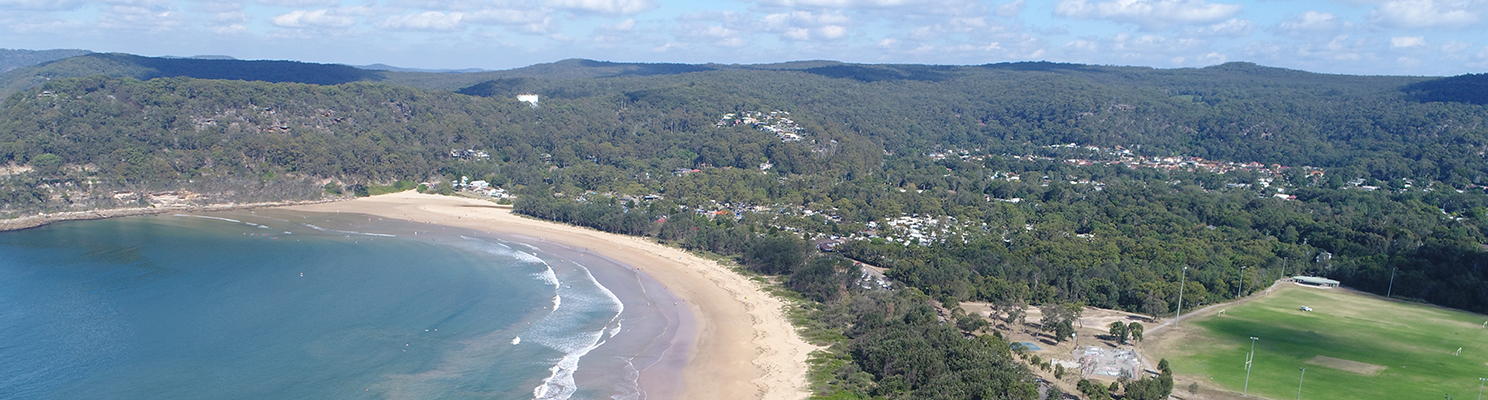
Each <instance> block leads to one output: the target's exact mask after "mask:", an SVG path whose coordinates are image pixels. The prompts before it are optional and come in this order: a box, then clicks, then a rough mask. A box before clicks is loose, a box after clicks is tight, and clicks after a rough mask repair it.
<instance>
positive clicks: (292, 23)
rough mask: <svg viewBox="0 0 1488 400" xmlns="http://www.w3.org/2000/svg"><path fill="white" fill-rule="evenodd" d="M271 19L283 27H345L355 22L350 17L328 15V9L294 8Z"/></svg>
mask: <svg viewBox="0 0 1488 400" xmlns="http://www.w3.org/2000/svg"><path fill="white" fill-rule="evenodd" d="M272 21H273V22H274V25H278V26H281V27H285V28H345V27H348V26H351V25H352V24H355V23H356V20H354V19H352V18H351V17H346V16H339V15H330V14H328V10H315V11H305V10H294V11H290V12H289V13H286V14H280V15H277V16H275V17H274V18H273V19H272Z"/></svg>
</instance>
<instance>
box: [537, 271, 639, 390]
mask: <svg viewBox="0 0 1488 400" xmlns="http://www.w3.org/2000/svg"><path fill="white" fill-rule="evenodd" d="M549 270H551V269H549ZM571 274H572V275H575V276H574V278H576V279H575V280H577V281H578V282H574V284H577V285H579V286H580V289H577V290H575V289H573V288H572V287H571V286H569V287H564V286H559V287H558V288H557V291H558V292H559V293H562V294H566V295H568V297H569V298H570V300H571V301H570V302H571V303H573V304H572V306H571V307H569V309H568V311H565V312H564V313H558V312H556V309H555V312H553V313H550V314H548V316H547V317H544V318H543V320H542V321H540V323H539V325H538V326H534V329H533V330H534V331H538V333H540V334H541V335H540V336H537V337H533V338H532V340H534V341H536V342H537V343H539V344H542V345H544V346H547V347H549V348H552V349H554V350H558V351H561V352H563V357H561V358H559V359H557V360H555V361H556V363H555V364H554V365H553V366H552V367H551V368H549V369H548V370H549V371H551V373H550V374H549V376H548V378H547V379H544V380H543V381H542V384H540V385H538V386H537V387H536V388H533V389H532V395H533V398H535V399H537V400H549V399H552V400H566V399H568V398H569V396H572V395H573V393H574V392H576V391H577V390H578V385H577V384H576V383H575V382H574V372H576V371H578V369H579V360H580V359H582V358H583V357H584V356H585V355H587V354H589V352H590V351H593V350H594V349H596V348H599V346H602V345H604V343H605V339H607V338H608V337H614V335H615V334H616V333H619V329H620V313H621V312H622V311H624V310H625V305H624V304H622V303H621V302H620V298H619V297H616V296H615V293H614V292H611V291H610V289H609V288H606V287H605V286H604V285H601V284H600V283H599V281H598V280H596V279H594V275H593V274H590V273H589V269H588V268H585V267H583V266H582V265H580V266H578V269H577V270H575V271H573V272H572V273H571ZM585 287H587V288H591V289H597V290H585V289H584V288H585ZM596 313H602V314H600V315H609V316H610V319H609V320H608V321H607V322H606V323H605V324H604V325H603V326H600V327H599V329H594V330H582V331H580V332H577V333H573V332H572V330H573V329H585V328H584V327H583V325H585V324H587V323H590V321H592V320H591V319H590V318H592V316H593V315H594V314H596ZM590 329H592V328H590ZM563 331H568V332H567V333H565V332H563Z"/></svg>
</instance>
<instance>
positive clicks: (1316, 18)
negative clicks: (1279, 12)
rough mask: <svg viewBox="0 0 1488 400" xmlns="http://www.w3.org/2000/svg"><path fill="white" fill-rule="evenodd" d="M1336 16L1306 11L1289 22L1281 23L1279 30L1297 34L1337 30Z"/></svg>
mask: <svg viewBox="0 0 1488 400" xmlns="http://www.w3.org/2000/svg"><path fill="white" fill-rule="evenodd" d="M1338 26H1339V22H1338V16H1335V15H1333V14H1329V13H1325V12H1317V11H1307V12H1304V13H1302V15H1298V16H1297V18H1293V19H1292V20H1290V21H1286V22H1282V23H1281V29H1283V30H1288V31H1293V32H1298V31H1312V32H1326V31H1332V30H1334V29H1338Z"/></svg>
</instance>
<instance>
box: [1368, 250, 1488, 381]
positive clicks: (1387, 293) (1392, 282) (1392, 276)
mask: <svg viewBox="0 0 1488 400" xmlns="http://www.w3.org/2000/svg"><path fill="white" fill-rule="evenodd" d="M1391 293H1395V269H1394V268H1390V288H1389V289H1385V297H1390V294H1391ZM1479 386H1481V385H1479Z"/></svg>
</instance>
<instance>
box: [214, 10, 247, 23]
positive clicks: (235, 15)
mask: <svg viewBox="0 0 1488 400" xmlns="http://www.w3.org/2000/svg"><path fill="white" fill-rule="evenodd" d="M252 19H253V18H252V17H249V16H248V14H247V13H244V12H242V11H229V12H220V13H216V14H212V20H213V21H217V22H248V21H249V20H252Z"/></svg>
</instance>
